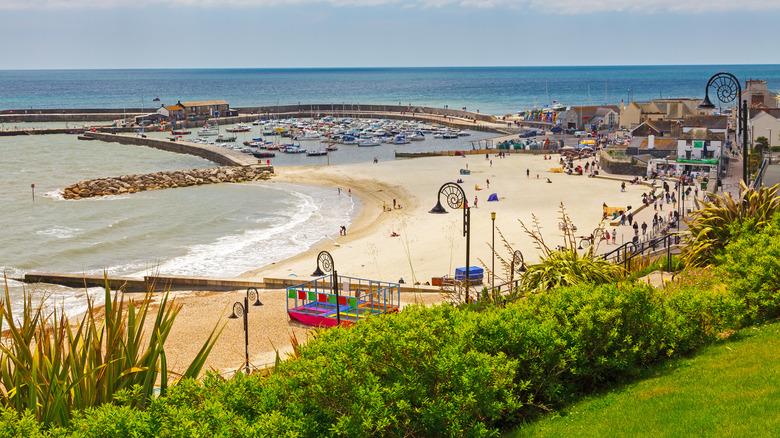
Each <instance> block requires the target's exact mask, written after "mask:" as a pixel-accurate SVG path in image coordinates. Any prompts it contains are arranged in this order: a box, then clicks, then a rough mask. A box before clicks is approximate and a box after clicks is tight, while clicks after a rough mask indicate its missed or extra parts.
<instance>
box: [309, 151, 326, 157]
mask: <svg viewBox="0 0 780 438" xmlns="http://www.w3.org/2000/svg"><path fill="white" fill-rule="evenodd" d="M323 155H328V151H309V152H306V156H307V157H321V156H323Z"/></svg>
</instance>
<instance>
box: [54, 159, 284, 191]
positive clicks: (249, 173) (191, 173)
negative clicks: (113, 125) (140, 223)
mask: <svg viewBox="0 0 780 438" xmlns="http://www.w3.org/2000/svg"><path fill="white" fill-rule="evenodd" d="M272 173H273V167H271V166H269V165H254V166H234V167H212V168H209V169H192V170H172V171H166V172H157V173H149V174H145V175H122V176H119V177H110V178H98V179H93V180H89V181H81V182H79V183H76V184H73V185H70V186H68V187H66V188H65V189H64V190H63V191H62V196H63V197H64V198H65V199H84V198H94V197H98V196H110V195H124V194H128V193H136V192H142V191H145V190H160V189H170V188H176V187H187V186H195V185H202V184H217V183H223V182H231V183H241V182H246V181H257V180H266V179H269V178H270V177H271V174H272Z"/></svg>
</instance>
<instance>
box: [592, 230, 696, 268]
mask: <svg viewBox="0 0 780 438" xmlns="http://www.w3.org/2000/svg"><path fill="white" fill-rule="evenodd" d="M682 237H683V235H682V233H679V232H671V233H670V232H665V233H664V234H662V235H660V236H655V237H652V238H650V239H647V240H645V241H641V242H637V243H634V242H627V243H624V244H623V245H621V246H619V247H617V248H615V249H614V250H612V251H610V252H608V253H606V254H602V255H601V258H603V259H604V260H609V261H612V262H613V263H615V264H618V265H623V269H624V270H626V271H628V268H629V267H630V263H631V260H633V259H635V258H636V257H640V256H645V255H650V254H652V253H657V252H659V251H664V252H666V265H667V268H668V269H669V270H671V268H672V247H674V246H677V245H679V244H680V240H681V239H682Z"/></svg>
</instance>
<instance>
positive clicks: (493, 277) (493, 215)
mask: <svg viewBox="0 0 780 438" xmlns="http://www.w3.org/2000/svg"><path fill="white" fill-rule="evenodd" d="M490 220H492V221H493V243H492V244H491V249H493V263H492V266H491V268H490V271H491V272H492V273H493V274H492V275H491V282H490V289H491V290H493V289H495V288H496V212H495V211H491V212H490Z"/></svg>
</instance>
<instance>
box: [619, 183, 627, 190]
mask: <svg viewBox="0 0 780 438" xmlns="http://www.w3.org/2000/svg"><path fill="white" fill-rule="evenodd" d="M620 191H621V192H625V191H626V183H625V181H624V182H622V183H620Z"/></svg>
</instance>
